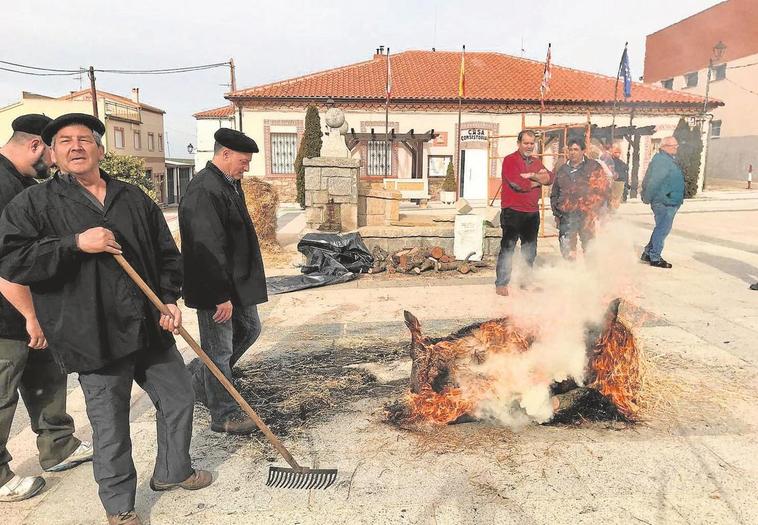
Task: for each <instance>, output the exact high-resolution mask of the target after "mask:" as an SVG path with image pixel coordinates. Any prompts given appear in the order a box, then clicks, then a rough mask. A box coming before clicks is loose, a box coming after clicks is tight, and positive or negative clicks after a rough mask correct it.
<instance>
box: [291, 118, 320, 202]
mask: <svg viewBox="0 0 758 525" xmlns="http://www.w3.org/2000/svg"><path fill="white" fill-rule="evenodd" d="M320 154H321V117H319V115H318V109H317V108H316V106H308V109H307V110H306V112H305V130H304V133H303V139H302V140H301V141H300V147H299V148H298V150H297V157H296V158H295V173H296V174H297V178H296V185H297V202H299V203H300V207H301V208H305V166H303V159H312V158H314V157H318V156H319V155H320Z"/></svg>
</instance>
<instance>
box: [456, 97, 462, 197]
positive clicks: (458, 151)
mask: <svg viewBox="0 0 758 525" xmlns="http://www.w3.org/2000/svg"><path fill="white" fill-rule="evenodd" d="M461 105H462V101H461V97H460V96H458V136H457V137H456V151H457V156H458V180H457V181H455V200H458V197H460V189H461V177H463V172H461Z"/></svg>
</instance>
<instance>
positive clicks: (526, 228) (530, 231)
mask: <svg viewBox="0 0 758 525" xmlns="http://www.w3.org/2000/svg"><path fill="white" fill-rule="evenodd" d="M500 227H501V228H502V229H503V237H502V238H501V239H500V253H499V254H498V256H497V266H496V274H497V275H496V277H495V286H507V285H508V283H510V281H511V272H512V271H513V252H514V251H515V250H516V242H517V241H519V240H521V255H522V256H523V257H524V260H525V261H526V264H527V266H529V268H531V267H532V266H534V259H535V258H536V257H537V233H538V231H539V228H540V214H539V212H534V213H529V212H523V211H516V210H512V209H510V208H503V210H502V211H501V212H500Z"/></svg>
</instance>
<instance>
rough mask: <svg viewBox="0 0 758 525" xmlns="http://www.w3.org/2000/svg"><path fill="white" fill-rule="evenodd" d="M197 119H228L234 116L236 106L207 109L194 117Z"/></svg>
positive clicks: (229, 105)
mask: <svg viewBox="0 0 758 525" xmlns="http://www.w3.org/2000/svg"><path fill="white" fill-rule="evenodd" d="M192 116H193V117H195V118H228V117H231V116H234V106H232V105H231V104H227V105H226V106H223V107H220V108H214V109H207V110H205V111H201V112H199V113H195V114H194V115H192Z"/></svg>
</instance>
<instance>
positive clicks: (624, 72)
mask: <svg viewBox="0 0 758 525" xmlns="http://www.w3.org/2000/svg"><path fill="white" fill-rule="evenodd" d="M619 76H621V77H622V78H623V79H624V98H629V97H631V96H632V71H631V69H630V68H629V54H628V53H627V51H626V46H624V52H623V53H622V54H621V63H620V64H619Z"/></svg>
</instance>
